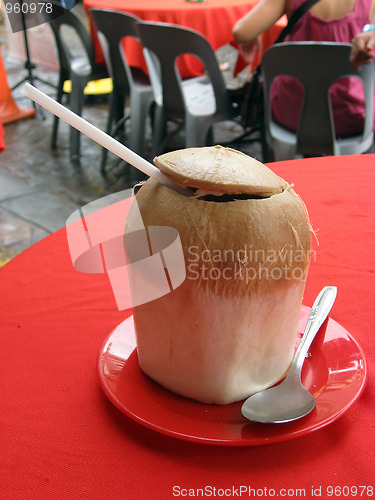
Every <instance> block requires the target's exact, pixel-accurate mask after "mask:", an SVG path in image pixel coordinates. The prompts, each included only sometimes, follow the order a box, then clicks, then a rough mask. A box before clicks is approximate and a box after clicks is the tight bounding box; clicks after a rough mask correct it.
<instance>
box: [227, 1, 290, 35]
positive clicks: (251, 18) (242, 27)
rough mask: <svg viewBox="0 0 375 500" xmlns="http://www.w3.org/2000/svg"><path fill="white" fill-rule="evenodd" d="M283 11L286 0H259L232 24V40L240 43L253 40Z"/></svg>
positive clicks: (284, 10)
mask: <svg viewBox="0 0 375 500" xmlns="http://www.w3.org/2000/svg"><path fill="white" fill-rule="evenodd" d="M285 13H286V0H261V1H260V2H259V3H258V4H257V5H256V6H255V7H254V8H253V9H251V10H250V11H249V12H248V13H247V14H246V15H245V16H244V17H242V18H241V19H239V20H238V21H237V22H236V24H235V25H234V27H233V30H232V33H233V38H234V41H235V42H237V43H240V44H246V43H248V42H252V41H254V40H255V39H256V38H257V36H258V35H260V34H261V33H263V32H264V31H266V30H267V29H268V28H270V27H271V26H273V25H274V24H275V22H276V21H277V20H278V19H280V17H282V16H283V15H284V14H285Z"/></svg>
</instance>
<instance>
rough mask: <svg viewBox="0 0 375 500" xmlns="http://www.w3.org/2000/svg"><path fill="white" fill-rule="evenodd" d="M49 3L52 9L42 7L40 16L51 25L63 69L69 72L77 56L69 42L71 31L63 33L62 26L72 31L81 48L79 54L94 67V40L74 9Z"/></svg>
mask: <svg viewBox="0 0 375 500" xmlns="http://www.w3.org/2000/svg"><path fill="white" fill-rule="evenodd" d="M51 3H52V4H53V9H43V11H42V16H43V18H44V19H45V21H47V22H48V23H49V25H50V26H51V28H52V31H53V34H54V36H55V40H56V45H57V50H58V56H59V59H60V65H61V66H62V68H63V69H64V70H65V71H67V72H69V71H70V70H71V68H72V66H73V65H74V60H75V59H76V58H77V53H76V51H75V50H74V48H73V50H72V46H71V45H72V44H71V43H69V42H70V41H71V40H70V38H71V32H70V33H68V32H66V33H64V28H65V27H67V28H69V30H71V31H72V32H73V33H74V35H75V37H76V38H77V42H78V43H79V45H80V46H81V47H80V48H82V50H83V53H82V54H79V55H80V56H81V57H82V56H84V57H85V59H86V60H87V64H89V65H90V66H91V69H93V68H94V67H95V49H94V42H93V40H92V38H91V36H90V33H89V32H88V30H87V28H86V26H85V25H84V24H83V23H82V21H81V20H80V18H79V17H78V16H77V14H76V13H75V12H74V11H72V10H68V9H65V8H64V7H63V6H62V5H61V4H58V3H55V2H51Z"/></svg>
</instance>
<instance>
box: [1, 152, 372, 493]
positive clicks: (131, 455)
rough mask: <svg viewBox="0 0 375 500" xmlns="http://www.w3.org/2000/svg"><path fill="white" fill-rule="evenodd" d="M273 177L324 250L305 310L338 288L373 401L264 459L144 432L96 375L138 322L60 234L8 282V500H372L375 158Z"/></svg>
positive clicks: (268, 449) (4, 282)
mask: <svg viewBox="0 0 375 500" xmlns="http://www.w3.org/2000/svg"><path fill="white" fill-rule="evenodd" d="M270 166H271V167H272V168H273V169H274V170H275V171H276V172H277V173H278V174H279V175H281V176H282V177H283V178H285V179H286V180H287V181H288V182H290V183H294V185H295V189H296V191H297V192H298V193H299V194H300V195H301V196H302V198H303V199H304V201H305V203H306V205H307V208H308V210H309V213H310V218H311V222H312V225H313V227H314V230H315V231H316V234H317V237H318V239H319V245H317V244H316V243H315V244H314V250H315V251H316V258H315V259H314V261H313V262H312V264H311V267H310V271H309V277H308V281H307V286H306V293H305V298H304V303H305V304H306V305H307V306H311V305H312V302H313V299H314V297H315V296H316V294H317V293H318V292H319V290H320V289H321V287H322V286H323V285H326V284H334V285H337V287H338V296H337V300H336V303H335V305H334V308H333V310H332V315H331V316H332V318H333V319H334V320H335V321H337V322H338V323H339V324H340V325H342V326H343V327H344V328H346V329H347V331H348V332H350V334H351V335H352V336H353V338H354V339H356V341H357V342H358V343H359V344H360V345H361V347H362V348H363V351H364V353H365V356H366V359H367V364H368V382H367V386H366V388H365V389H364V392H363V393H362V395H361V396H360V398H359V399H358V400H357V401H356V402H355V403H354V405H353V406H351V407H350V408H349V409H348V411H347V412H346V413H344V414H343V415H341V416H340V418H339V419H338V420H336V421H335V422H333V423H331V424H330V425H328V426H326V427H323V428H321V429H319V430H316V431H315V432H312V433H310V434H308V435H305V436H304V437H299V438H296V439H293V440H289V441H284V442H280V443H275V444H269V445H264V446H250V447H221V446H212V445H207V444H199V443H193V442H187V441H182V440H178V439H175V438H172V437H168V436H165V435H163V434H159V433H157V432H155V431H152V430H150V429H147V428H145V427H144V426H143V425H140V424H139V423H137V422H134V421H133V420H131V419H130V418H128V417H127V416H125V415H124V414H122V413H121V412H120V411H119V410H117V409H116V407H115V406H114V405H112V403H110V402H109V401H108V399H107V398H106V397H105V395H104V394H103V392H102V390H101V388H100V386H99V382H98V373H97V368H96V358H97V355H98V351H99V349H100V346H101V345H102V343H103V341H104V340H105V338H106V337H107V335H108V334H109V333H110V332H111V331H112V330H113V329H114V328H115V327H116V326H117V325H118V324H119V323H120V322H121V321H123V320H124V318H126V317H127V316H128V315H129V311H125V312H119V311H118V310H117V308H116V304H115V301H114V298H113V294H112V291H111V288H110V285H109V281H108V279H107V276H106V275H105V274H82V273H79V272H77V271H75V270H74V269H73V267H72V264H71V260H70V255H69V249H68V244H67V239H66V232H65V230H61V231H58V232H57V233H55V234H53V235H52V236H50V237H48V238H46V239H45V240H43V241H41V242H40V243H38V244H37V245H35V246H33V247H31V248H30V249H28V250H26V251H25V252H24V253H22V254H21V255H20V256H18V257H16V258H15V259H14V260H12V261H11V262H10V263H8V264H6V265H5V266H4V267H3V268H2V269H1V270H0V277H1V288H0V296H1V301H0V308H1V311H0V324H1V337H0V338H1V351H0V352H1V357H0V384H1V388H0V394H1V397H0V418H1V432H0V449H1V459H0V477H1V481H0V497H1V498H4V499H6V500H44V499H45V500H47V499H48V500H51V499H53V500H63V499H64V500H66V499H68V498H69V499H78V498H82V499H90V500H96V499H98V500H99V499H100V500H103V499H105V500H117V499H118V500H120V499H121V500H122V499H125V498H129V499H138V498H144V499H153V500H154V499H163V500H165V499H169V498H175V497H177V496H181V497H182V496H183V495H184V494H185V496H187V494H188V493H189V490H191V491H190V496H192V495H193V494H194V493H196V495H197V496H198V493H197V491H199V490H197V488H206V489H205V492H206V496H209V494H211V496H214V494H213V493H214V488H216V496H222V497H225V498H228V497H229V498H238V497H239V491H240V490H239V488H240V487H241V486H243V487H246V488H252V489H253V490H252V491H254V489H255V490H258V496H257V498H260V497H269V496H270V495H269V494H268V493H271V494H274V495H275V496H276V494H279V496H281V495H283V496H284V497H287V498H289V497H301V496H302V497H305V498H313V495H312V488H313V489H314V493H315V496H318V494H319V492H321V498H328V497H329V495H328V494H327V492H328V493H332V492H333V494H332V495H331V498H338V497H339V498H342V497H343V496H346V497H350V498H369V497H373V494H374V490H373V487H374V465H375V449H374V429H375V427H374V415H375V398H374V391H375V383H374V375H375V373H374V372H375V343H374V331H373V329H374V323H375V313H374V309H375V308H374V304H375V279H374V277H375V274H374V255H375V232H374V230H375V197H374V188H375V168H374V156H373V155H363V156H347V157H325V158H319V159H313V158H311V159H304V160H293V161H285V162H280V163H274V164H271V165H270ZM307 418H308V417H307ZM287 425H289V424H287ZM331 487H332V488H333V490H332V489H331ZM335 487H336V490H335V489H334V488H335ZM348 487H349V488H350V487H351V488H352V490H351V492H352V494H349V496H348V491H349V492H350V490H348V489H347V488H348ZM355 487H357V490H356V494H355V495H354V494H353V493H355V489H354V488H355ZM362 487H363V488H362ZM184 489H185V490H184ZM236 489H237V490H236ZM273 490H274V491H273ZM288 490H289V491H288ZM303 490H304V491H305V494H303ZM242 491H244V490H242ZM230 492H232V493H231V495H229V493H230ZM340 492H341V493H342V492H344V495H341V496H340V495H339V493H340ZM250 493H251V490H249V489H248V490H247V493H246V494H245V492H244V493H243V494H242V497H243V498H249V497H252V498H255V494H254V493H251V494H250ZM201 497H203V495H202V493H201Z"/></svg>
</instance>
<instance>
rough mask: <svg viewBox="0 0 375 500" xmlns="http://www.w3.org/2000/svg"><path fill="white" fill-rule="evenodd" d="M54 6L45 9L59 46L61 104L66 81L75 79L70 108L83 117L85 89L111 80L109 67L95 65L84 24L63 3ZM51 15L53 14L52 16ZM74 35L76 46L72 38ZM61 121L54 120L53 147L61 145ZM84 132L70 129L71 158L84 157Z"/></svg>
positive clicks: (92, 44)
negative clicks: (58, 137)
mask: <svg viewBox="0 0 375 500" xmlns="http://www.w3.org/2000/svg"><path fill="white" fill-rule="evenodd" d="M52 3H53V9H43V11H42V13H43V14H42V15H43V18H44V19H45V20H46V21H47V22H48V23H49V24H50V26H51V28H52V31H53V34H54V37H55V40H56V45H57V52H58V57H59V63H60V76H59V83H58V90H57V97H56V99H57V101H58V102H61V100H62V96H63V87H64V82H65V81H66V80H69V79H70V80H71V82H72V88H71V93H70V101H69V102H70V108H71V110H72V111H74V112H75V113H76V114H78V115H80V116H81V114H82V108H83V103H84V92H83V91H84V89H85V87H86V85H87V83H88V82H89V81H92V80H99V79H101V78H108V71H107V68H106V67H105V66H100V65H97V64H96V62H95V52H94V43H93V41H92V38H91V36H90V34H89V32H88V31H87V29H86V27H85V26H84V24H83V23H82V22H81V20H80V19H79V17H78V16H77V14H76V13H75V12H74V11H71V10H68V9H65V8H64V7H62V6H61V4H58V3H55V2H52ZM49 12H50V13H49ZM73 36H74V43H72V39H73ZM58 123H59V119H58V118H57V117H55V118H54V124H53V130H52V140H51V146H52V148H55V147H56V144H57V131H58ZM79 148H80V133H79V132H78V130H76V129H75V128H73V127H71V130H70V156H71V158H72V159H78V158H79V156H80V153H79Z"/></svg>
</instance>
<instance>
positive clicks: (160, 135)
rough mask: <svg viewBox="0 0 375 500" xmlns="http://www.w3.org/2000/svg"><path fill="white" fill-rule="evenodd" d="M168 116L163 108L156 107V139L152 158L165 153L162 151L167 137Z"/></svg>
mask: <svg viewBox="0 0 375 500" xmlns="http://www.w3.org/2000/svg"><path fill="white" fill-rule="evenodd" d="M166 126H167V121H166V116H165V112H164V109H163V107H162V106H158V105H155V110H154V127H153V128H154V137H153V145H152V156H157V155H158V154H160V153H163V151H162V150H161V147H162V144H163V140H164V138H165V137H166Z"/></svg>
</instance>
